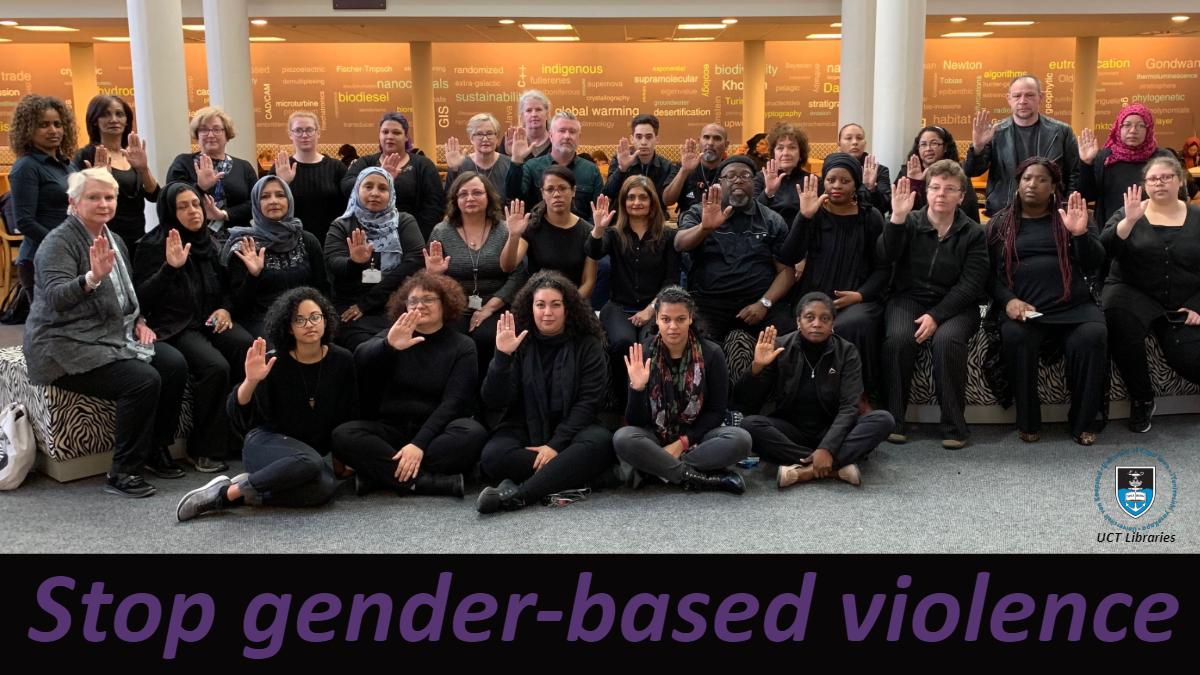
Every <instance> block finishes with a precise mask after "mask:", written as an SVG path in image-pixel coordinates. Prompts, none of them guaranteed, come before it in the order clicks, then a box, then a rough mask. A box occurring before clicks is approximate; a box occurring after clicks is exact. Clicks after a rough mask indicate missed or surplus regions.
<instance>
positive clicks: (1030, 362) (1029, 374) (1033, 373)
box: [1000, 319, 1145, 438]
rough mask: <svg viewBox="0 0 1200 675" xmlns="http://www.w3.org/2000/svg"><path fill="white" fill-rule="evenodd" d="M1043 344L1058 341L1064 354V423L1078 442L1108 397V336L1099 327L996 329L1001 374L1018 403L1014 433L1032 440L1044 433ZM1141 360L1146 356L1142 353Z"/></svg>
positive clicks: (1018, 325)
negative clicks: (1068, 403) (1031, 436)
mask: <svg viewBox="0 0 1200 675" xmlns="http://www.w3.org/2000/svg"><path fill="white" fill-rule="evenodd" d="M1047 340H1055V341H1061V342H1062V343H1063V350H1064V353H1065V357H1064V358H1065V362H1064V364H1063V365H1064V366H1065V368H1066V375H1067V388H1068V389H1070V391H1071V408H1070V410H1068V412H1067V423H1068V424H1069V425H1070V426H1071V435H1073V436H1075V437H1076V438H1078V437H1079V436H1080V435H1081V434H1083V433H1084V432H1086V431H1091V430H1092V425H1093V422H1094V421H1095V419H1096V413H1097V412H1099V411H1100V406H1102V405H1103V404H1104V397H1105V396H1106V395H1107V393H1108V388H1107V386H1106V385H1107V384H1108V378H1107V377H1106V375H1107V372H1106V371H1107V369H1108V330H1107V329H1106V328H1105V326H1104V324H1103V323H1101V322H1099V321H1088V322H1086V323H1068V324H1043V323H1039V322H1038V321H1037V320H1036V319H1031V320H1029V321H1025V322H1021V321H1012V320H1008V321H1005V322H1003V323H1002V324H1000V349H1001V355H1002V356H1003V357H1004V372H1005V373H1006V374H1007V376H1008V380H1009V382H1012V384H1013V394H1014V397H1015V398H1016V402H1017V428H1018V429H1020V430H1021V431H1024V432H1025V433H1029V434H1036V433H1038V432H1039V431H1041V430H1042V405H1041V402H1040V401H1039V400H1038V354H1039V353H1040V351H1041V348H1042V343H1043V342H1045V341H1047ZM1142 353H1143V355H1144V354H1145V351H1144V350H1143V352H1142Z"/></svg>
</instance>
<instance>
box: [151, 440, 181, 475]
mask: <svg viewBox="0 0 1200 675" xmlns="http://www.w3.org/2000/svg"><path fill="white" fill-rule="evenodd" d="M146 470H147V471H149V472H150V473H152V474H154V475H155V476H158V477H159V478H183V477H184V476H186V475H187V474H186V473H185V472H184V470H183V469H182V468H180V467H179V465H178V464H176V463H175V462H174V461H173V460H172V459H171V451H170V449H168V448H167V446H165V445H160V446H159V447H157V448H154V449H153V450H151V451H150V459H149V460H147V461H146Z"/></svg>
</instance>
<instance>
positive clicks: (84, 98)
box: [70, 42, 100, 146]
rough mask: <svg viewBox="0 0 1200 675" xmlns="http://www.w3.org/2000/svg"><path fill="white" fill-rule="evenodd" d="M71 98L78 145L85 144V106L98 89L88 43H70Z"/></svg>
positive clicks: (94, 65)
mask: <svg viewBox="0 0 1200 675" xmlns="http://www.w3.org/2000/svg"><path fill="white" fill-rule="evenodd" d="M70 47H71V98H72V99H74V102H73V104H72V107H73V109H74V111H75V126H76V127H78V128H79V145H80V146H83V145H86V144H87V137H88V135H87V119H86V117H87V106H88V103H91V102H92V99H93V98H95V96H96V94H98V93H100V88H99V87H98V86H97V85H96V50H95V49H93V48H92V43H90V42H72V43H71V45H70Z"/></svg>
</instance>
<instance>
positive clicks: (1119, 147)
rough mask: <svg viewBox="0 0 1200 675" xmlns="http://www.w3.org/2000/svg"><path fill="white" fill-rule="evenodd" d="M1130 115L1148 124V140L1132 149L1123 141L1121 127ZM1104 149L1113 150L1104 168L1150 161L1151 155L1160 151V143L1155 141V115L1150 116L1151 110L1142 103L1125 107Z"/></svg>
mask: <svg viewBox="0 0 1200 675" xmlns="http://www.w3.org/2000/svg"><path fill="white" fill-rule="evenodd" d="M1130 115H1137V116H1139V117H1141V118H1142V120H1144V121H1145V122H1146V138H1145V139H1144V140H1143V141H1142V143H1141V145H1138V146H1136V147H1132V148H1131V147H1129V146H1128V145H1125V142H1124V141H1122V140H1121V125H1122V124H1123V123H1124V122H1125V118H1126V117H1129V116H1130ZM1104 147H1106V148H1112V154H1111V155H1109V156H1108V157H1107V158H1106V159H1105V160H1104V166H1108V165H1109V164H1112V163H1114V162H1134V163H1137V162H1144V161H1146V160H1147V159H1150V155H1153V154H1154V151H1155V150H1157V149H1158V141H1156V140H1154V115H1152V114H1150V109H1149V108H1147V107H1146V106H1144V105H1142V104H1141V103H1133V104H1131V105H1127V106H1125V107H1124V108H1123V109H1122V110H1121V112H1119V113H1117V121H1116V122H1115V123H1114V124H1113V125H1112V129H1109V130H1108V142H1107V143H1105V144H1104Z"/></svg>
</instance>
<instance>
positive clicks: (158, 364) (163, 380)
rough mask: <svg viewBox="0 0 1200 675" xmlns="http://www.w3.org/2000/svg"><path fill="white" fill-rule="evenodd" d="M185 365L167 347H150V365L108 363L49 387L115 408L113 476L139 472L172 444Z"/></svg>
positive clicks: (180, 357)
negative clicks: (155, 452)
mask: <svg viewBox="0 0 1200 675" xmlns="http://www.w3.org/2000/svg"><path fill="white" fill-rule="evenodd" d="M187 375H188V364H187V361H185V360H184V358H183V355H182V354H180V353H179V350H177V349H175V348H174V347H172V346H171V345H169V344H165V343H161V342H160V343H157V344H155V345H154V358H153V359H151V361H150V363H146V362H144V361H139V360H137V359H126V360H124V361H113V362H112V363H108V364H105V365H103V366H100V367H99V368H93V369H92V370H89V371H87V372H85V373H78V374H75V375H64V376H62V377H60V378H58V379H57V380H55V381H54V386H56V387H58V388H60V389H66V390H67V391H73V392H76V393H79V394H83V395H85V396H95V397H96V398H102V399H105V400H107V401H115V402H116V404H117V420H116V425H115V429H114V434H113V435H114V437H115V438H114V441H115V443H114V445H113V461H112V472H113V473H134V474H140V473H141V472H142V466H143V465H145V463H146V460H147V459H149V457H150V451H151V450H152V449H153V448H157V447H160V446H168V445H171V444H172V443H174V442H175V431H176V429H178V428H179V410H180V408H181V407H182V406H183V389H184V387H186V386H187Z"/></svg>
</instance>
